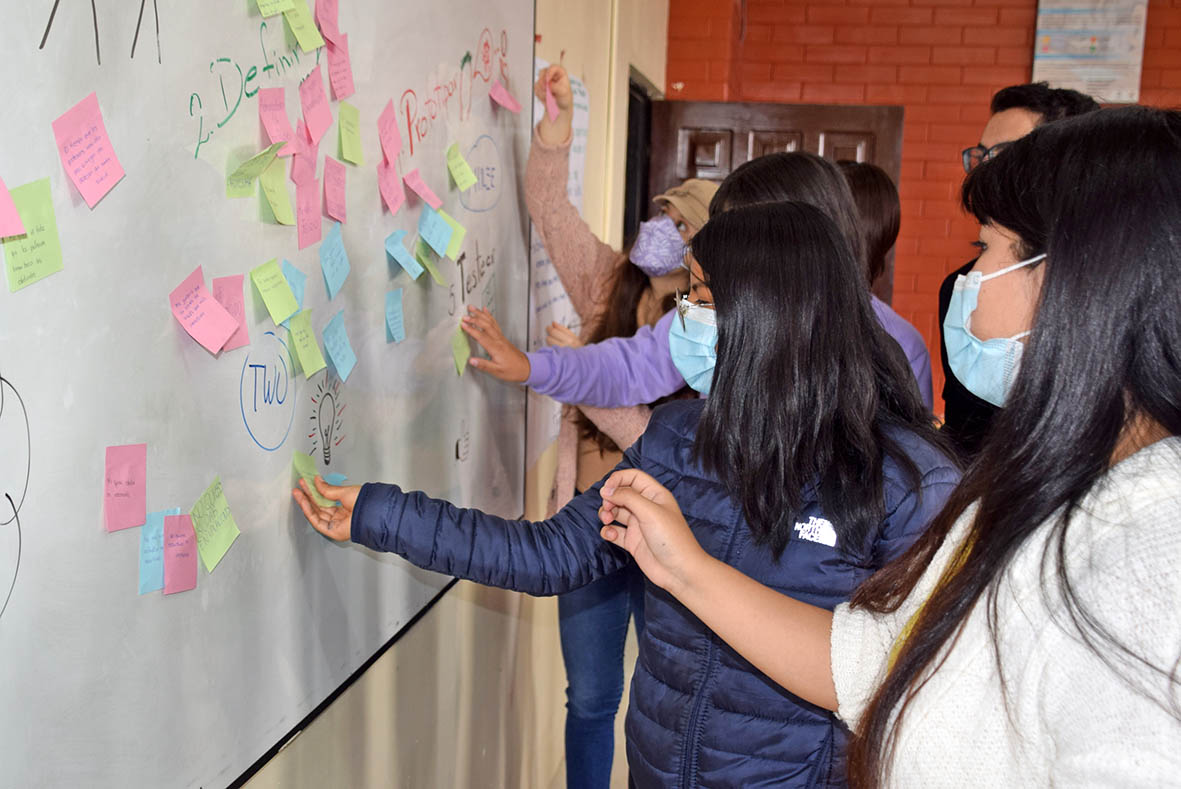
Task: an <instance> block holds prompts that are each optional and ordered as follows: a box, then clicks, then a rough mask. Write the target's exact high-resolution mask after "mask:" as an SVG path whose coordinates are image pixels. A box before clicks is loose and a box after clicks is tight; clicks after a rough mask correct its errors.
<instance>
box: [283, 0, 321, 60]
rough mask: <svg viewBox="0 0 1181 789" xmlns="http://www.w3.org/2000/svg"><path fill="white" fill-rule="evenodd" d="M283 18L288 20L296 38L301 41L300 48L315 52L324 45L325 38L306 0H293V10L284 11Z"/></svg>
mask: <svg viewBox="0 0 1181 789" xmlns="http://www.w3.org/2000/svg"><path fill="white" fill-rule="evenodd" d="M283 18H284V19H286V20H287V26H288V27H289V28H291V32H292V33H293V34H294V35H295V40H296V41H298V42H299V48H300V49H302V50H303V51H304V52H314V51H315V50H317V49H319V48H320V47H322V46H324V38H323V37H322V36H321V35H320V29H319V28H317V27H316V22H315V20H314V19H312V11H311V9H309V8H308V4H307V2H306V0H292V3H291V10H290V11H284V12H283Z"/></svg>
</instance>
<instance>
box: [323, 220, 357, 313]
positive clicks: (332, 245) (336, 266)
mask: <svg viewBox="0 0 1181 789" xmlns="http://www.w3.org/2000/svg"><path fill="white" fill-rule="evenodd" d="M320 268H322V269H323V270H324V287H326V288H327V289H328V298H329V299H330V300H331V299H333V298H335V297H336V294H337V293H339V292H340V288H341V286H342V285H344V281H345V280H346V279H347V278H348V276H349V271H350V270H351V267H350V266H349V256H348V253H347V252H345V251H344V239H342V238H341V237H340V222H334V223H333V224H332V229H331V230H329V231H328V235H326V236H324V240H323V241H322V242H321V243H320Z"/></svg>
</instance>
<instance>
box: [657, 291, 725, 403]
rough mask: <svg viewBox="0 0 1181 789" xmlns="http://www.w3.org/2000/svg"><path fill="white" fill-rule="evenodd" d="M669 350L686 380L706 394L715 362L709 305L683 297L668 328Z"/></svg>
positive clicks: (715, 344)
mask: <svg viewBox="0 0 1181 789" xmlns="http://www.w3.org/2000/svg"><path fill="white" fill-rule="evenodd" d="M668 350H669V354H670V355H671V356H672V359H673V364H675V365H676V366H677V370H678V371H679V372H680V373H681V376H682V377H683V378H684V379H685V383H687V384H689V386H691V387H693V388H694V389H696V390H697V391H698V392H701V393H702V394H704V395H707V394H709V388H710V384H711V383H712V382H713V378H714V365H716V364H717V361H718V321H717V314H716V313H715V312H714V311H713V310H711V309H710V308H709V307H703V306H702V305H700V304H690V303H689V298H688V297H687V296H682V297H681V300H680V302H679V303H678V304H677V317H676V318H674V319H673V322H672V325H671V326H670V327H669V330H668Z"/></svg>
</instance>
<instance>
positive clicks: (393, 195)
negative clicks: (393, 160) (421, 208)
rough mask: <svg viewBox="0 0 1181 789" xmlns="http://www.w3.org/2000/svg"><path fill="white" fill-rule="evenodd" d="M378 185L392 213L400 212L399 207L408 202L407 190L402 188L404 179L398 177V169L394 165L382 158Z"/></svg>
mask: <svg viewBox="0 0 1181 789" xmlns="http://www.w3.org/2000/svg"><path fill="white" fill-rule="evenodd" d="M377 187H378V188H379V189H380V190H381V197H382V199H383V200H385V204H386V207H387V208H389V209H390V213H391V214H396V213H398V209H399V208H401V207H402V204H403V203H405V202H406V190H405V189H404V188H402V179H401V178H399V177H398V169H397V168H396V167H394V165H392V164H390V163H389V162H387V161H386V160H385V159H382V160H381V164H379V165H377Z"/></svg>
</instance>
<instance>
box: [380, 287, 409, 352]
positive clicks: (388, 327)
mask: <svg viewBox="0 0 1181 789" xmlns="http://www.w3.org/2000/svg"><path fill="white" fill-rule="evenodd" d="M404 339H406V327H405V326H403V325H402V289H401V288H398V289H397V290H393V291H390V292H389V293H387V294H385V341H386V342H401V341H402V340H404Z"/></svg>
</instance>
